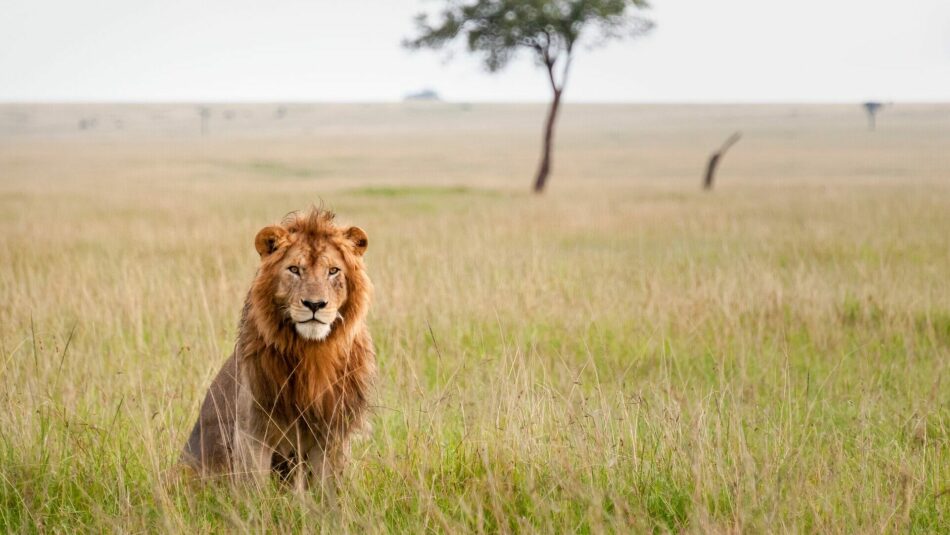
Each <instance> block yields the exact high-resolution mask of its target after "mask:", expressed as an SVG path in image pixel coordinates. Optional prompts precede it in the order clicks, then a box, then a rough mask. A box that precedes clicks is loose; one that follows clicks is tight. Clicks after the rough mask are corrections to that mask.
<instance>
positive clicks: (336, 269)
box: [330, 267, 340, 275]
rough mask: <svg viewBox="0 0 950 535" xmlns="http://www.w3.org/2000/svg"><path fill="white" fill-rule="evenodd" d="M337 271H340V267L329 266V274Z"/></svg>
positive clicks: (334, 273)
mask: <svg viewBox="0 0 950 535" xmlns="http://www.w3.org/2000/svg"><path fill="white" fill-rule="evenodd" d="M339 272H340V268H337V267H332V268H330V275H336V274H337V273H339Z"/></svg>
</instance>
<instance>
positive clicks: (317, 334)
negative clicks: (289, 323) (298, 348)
mask: <svg viewBox="0 0 950 535" xmlns="http://www.w3.org/2000/svg"><path fill="white" fill-rule="evenodd" d="M296 327H297V334H299V335H300V336H302V337H304V338H305V339H307V340H314V341H317V340H323V339H324V338H326V337H327V335H329V334H330V326H329V325H327V324H325V323H320V322H318V321H308V322H307V323H298V324H297V325H296Z"/></svg>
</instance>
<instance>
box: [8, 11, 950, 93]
mask: <svg viewBox="0 0 950 535" xmlns="http://www.w3.org/2000/svg"><path fill="white" fill-rule="evenodd" d="M652 3H653V8H652V9H651V10H650V11H649V12H648V16H649V17H650V18H652V19H653V20H654V21H655V22H656V24H657V27H656V29H655V30H654V31H653V33H652V34H651V35H650V36H649V37H645V38H641V39H639V40H632V41H625V42H623V43H619V44H614V45H611V46H609V47H607V48H603V49H597V50H581V51H580V54H579V55H578V57H577V59H576V60H575V63H574V70H573V71H572V75H571V80H570V84H569V86H568V88H567V93H566V97H565V98H566V99H568V100H570V101H574V102H581V101H585V102H592V101H596V102H601V101H611V102H615V101H634V102H667V101H672V102H721V101H727V102H742V101H755V102H769V101H858V100H868V99H881V100H895V101H912V100H914V101H921V100H923V101H948V100H950V0H903V1H901V2H895V1H893V0H796V1H790V0H716V1H710V0H653V2H652ZM438 5H439V2H438V1H436V0H432V1H425V0H423V1H418V0H271V1H266V2H265V1H263V0H257V1H245V0H189V1H179V0H166V1H159V0H0V101H24V100H27V101H49V100H53V101H74V100H82V101H85V100H96V101H103V100H105V101H113V100H115V101H153V100H160V101H180V100H188V101H195V100H212V101H289V100H293V101H314V100H315V101H387V100H398V99H400V98H402V96H403V95H404V94H405V93H407V92H410V91H414V90H418V89H421V88H426V87H431V88H433V89H435V90H437V91H438V92H439V93H441V94H442V96H443V97H444V98H446V99H448V100H462V101H535V100H546V99H547V98H548V97H549V89H548V87H547V83H546V80H545V78H544V75H543V74H542V72H541V71H539V70H538V69H537V68H535V67H534V65H533V64H532V63H531V62H530V60H529V58H528V57H527V56H525V57H524V59H522V60H520V61H516V62H514V63H512V64H511V65H509V66H508V67H507V68H506V69H505V70H503V71H502V72H500V73H497V74H487V73H485V72H484V71H483V70H482V68H481V66H480V64H479V63H478V61H477V60H475V59H473V58H469V57H467V56H466V55H465V54H461V53H456V54H455V55H454V58H453V59H452V60H451V61H446V54H445V53H439V52H409V51H407V50H404V49H403V48H402V47H401V46H400V41H401V40H402V39H403V38H404V37H407V36H410V35H411V33H412V30H413V25H412V20H411V19H412V16H413V14H414V13H416V12H418V11H419V10H420V9H429V10H433V9H435V8H436V7H437V6H438Z"/></svg>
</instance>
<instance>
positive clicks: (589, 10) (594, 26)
mask: <svg viewBox="0 0 950 535" xmlns="http://www.w3.org/2000/svg"><path fill="white" fill-rule="evenodd" d="M445 1H446V3H447V5H446V7H445V8H444V10H443V11H442V12H441V14H440V15H439V17H438V21H436V22H434V23H433V22H430V20H429V17H428V15H427V14H425V13H421V14H419V15H418V16H417V17H416V25H417V28H418V31H419V35H418V36H417V37H415V38H414V39H409V40H406V41H405V42H404V43H403V44H404V45H405V46H407V47H409V48H412V49H419V48H434V49H438V48H442V47H444V46H445V45H447V44H448V43H450V42H452V41H454V40H455V39H456V37H460V36H462V37H464V38H465V41H466V43H467V45H468V50H469V51H470V52H473V53H476V54H482V55H483V59H484V62H485V68H486V69H487V70H488V71H489V72H497V71H499V70H500V69H502V68H503V67H504V66H505V65H506V64H507V63H508V61H509V60H510V59H512V58H513V57H515V55H517V53H518V52H519V51H521V50H527V51H529V52H530V53H531V54H532V56H533V57H534V59H535V61H536V62H537V63H538V65H540V66H542V67H544V68H545V69H546V70H547V74H548V81H549V82H550V84H551V91H552V93H553V98H552V99H551V106H550V108H549V109H548V115H547V119H546V121H545V123H544V141H543V145H542V149H541V162H540V164H539V165H538V172H537V175H535V180H534V191H535V192H536V193H540V192H542V191H543V190H544V184H545V182H546V181H547V178H548V174H549V173H550V171H551V144H552V140H553V138H554V123H555V121H556V120H557V114H558V109H559V107H560V104H561V95H562V94H563V93H564V87H565V84H566V83H567V76H568V72H569V71H570V68H571V60H572V59H573V58H574V54H575V52H576V51H577V49H578V47H579V45H580V44H584V45H585V46H586V47H590V48H593V47H596V46H600V45H603V44H604V43H606V42H607V41H610V40H612V39H618V38H622V37H632V36H636V35H641V34H643V33H646V32H647V31H649V30H650V28H652V27H653V24H652V22H650V21H648V20H646V19H643V18H641V17H639V16H637V14H636V12H637V11H638V10H640V9H644V8H646V7H648V5H647V2H646V0H474V1H461V0H445Z"/></svg>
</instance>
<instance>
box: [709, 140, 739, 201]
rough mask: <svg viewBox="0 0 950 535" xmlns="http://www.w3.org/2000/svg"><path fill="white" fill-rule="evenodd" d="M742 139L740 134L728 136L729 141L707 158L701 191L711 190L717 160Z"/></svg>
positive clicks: (717, 163)
mask: <svg viewBox="0 0 950 535" xmlns="http://www.w3.org/2000/svg"><path fill="white" fill-rule="evenodd" d="M740 138H742V132H736V133H734V134H732V135H731V136H729V139H727V140H726V142H725V143H723V144H722V146H721V147H719V150H717V151H716V152H714V153H713V154H712V156H710V157H709V164H708V165H707V166H706V178H705V179H703V189H704V190H711V189H712V187H713V180H714V179H715V178H716V168H717V167H718V166H719V160H721V159H722V157H723V156H725V154H726V151H727V150H729V149H730V148H731V147H732V146H733V145H735V144H736V142H737V141H739V139H740Z"/></svg>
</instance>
